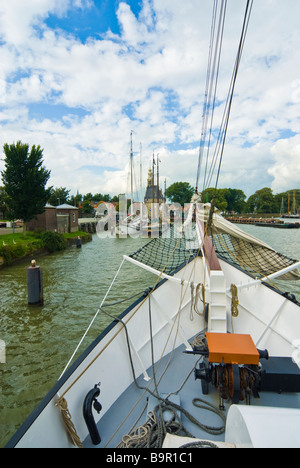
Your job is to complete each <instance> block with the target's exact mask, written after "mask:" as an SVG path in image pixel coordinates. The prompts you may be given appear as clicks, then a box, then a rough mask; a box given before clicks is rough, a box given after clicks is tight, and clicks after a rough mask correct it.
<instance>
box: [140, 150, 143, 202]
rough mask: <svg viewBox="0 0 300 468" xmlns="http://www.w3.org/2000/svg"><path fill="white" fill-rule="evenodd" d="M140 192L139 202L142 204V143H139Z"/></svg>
mask: <svg viewBox="0 0 300 468" xmlns="http://www.w3.org/2000/svg"><path fill="white" fill-rule="evenodd" d="M140 192H141V202H142V201H143V171H142V143H140Z"/></svg>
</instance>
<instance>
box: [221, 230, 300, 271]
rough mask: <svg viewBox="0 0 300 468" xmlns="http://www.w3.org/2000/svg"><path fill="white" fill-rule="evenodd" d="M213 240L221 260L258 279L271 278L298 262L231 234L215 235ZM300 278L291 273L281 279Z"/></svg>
mask: <svg viewBox="0 0 300 468" xmlns="http://www.w3.org/2000/svg"><path fill="white" fill-rule="evenodd" d="M212 240H213V245H214V248H215V251H216V253H217V255H218V257H219V258H221V259H224V260H225V261H228V262H230V263H232V264H233V265H235V266H237V267H239V268H241V269H243V270H245V271H247V272H248V273H250V274H251V275H252V276H254V277H257V278H262V277H266V276H269V275H271V274H273V273H276V272H277V271H279V270H283V269H284V268H286V267H289V266H291V265H293V264H294V263H296V262H297V260H293V259H291V258H289V257H286V256H285V255H282V254H280V253H278V252H275V251H274V250H271V249H267V248H265V247H263V246H259V245H255V244H253V243H251V242H248V241H245V240H243V239H241V238H238V237H234V236H231V235H230V234H225V233H218V234H213V236H212ZM299 278H300V275H299V272H297V271H291V272H289V273H287V274H285V275H284V276H282V277H281V278H280V279H288V280H295V279H299Z"/></svg>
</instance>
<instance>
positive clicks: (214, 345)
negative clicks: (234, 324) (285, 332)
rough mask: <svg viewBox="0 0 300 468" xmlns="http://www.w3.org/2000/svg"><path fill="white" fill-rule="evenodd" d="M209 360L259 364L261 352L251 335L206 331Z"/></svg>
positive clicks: (226, 362) (225, 362)
mask: <svg viewBox="0 0 300 468" xmlns="http://www.w3.org/2000/svg"><path fill="white" fill-rule="evenodd" d="M206 339H207V344H208V351H209V358H208V359H209V362H212V363H213V362H214V363H220V364H222V363H224V364H252V365H256V366H257V365H258V364H259V353H258V351H257V349H256V346H255V344H254V342H253V340H252V338H251V336H250V335H239V334H234V333H232V334H231V333H206Z"/></svg>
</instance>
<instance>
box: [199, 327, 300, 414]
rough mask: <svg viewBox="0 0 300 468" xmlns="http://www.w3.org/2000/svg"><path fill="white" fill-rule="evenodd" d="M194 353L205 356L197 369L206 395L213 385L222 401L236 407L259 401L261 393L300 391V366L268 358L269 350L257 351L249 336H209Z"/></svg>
mask: <svg viewBox="0 0 300 468" xmlns="http://www.w3.org/2000/svg"><path fill="white" fill-rule="evenodd" d="M192 353H193V354H200V355H203V357H204V359H203V361H202V362H201V363H200V365H199V368H198V369H195V378H196V379H200V380H201V382H202V392H203V394H205V395H207V394H208V393H209V386H210V385H213V386H214V387H216V388H217V389H218V390H219V393H220V398H221V401H222V400H229V399H230V400H231V401H232V402H233V403H235V404H237V403H239V402H240V401H244V400H249V399H250V396H251V395H252V396H254V397H255V398H259V393H260V392H275V393H282V392H288V393H298V392H300V369H299V367H298V366H297V364H295V363H294V362H293V360H292V359H291V358H289V357H269V354H268V351H267V350H264V351H261V350H257V349H256V347H255V345H254V343H253V341H252V338H251V337H250V335H237V334H222V333H207V334H206V335H205V336H204V337H203V339H202V343H201V345H200V346H194V347H193V351H192ZM220 406H222V403H221V404H220Z"/></svg>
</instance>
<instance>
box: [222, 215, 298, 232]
mask: <svg viewBox="0 0 300 468" xmlns="http://www.w3.org/2000/svg"><path fill="white" fill-rule="evenodd" d="M225 219H226V220H227V221H230V222H231V223H235V224H253V225H254V226H264V227H274V228H282V229H299V228H300V223H287V222H285V221H284V220H282V219H277V218H251V217H242V216H228V217H226V218H225Z"/></svg>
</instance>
